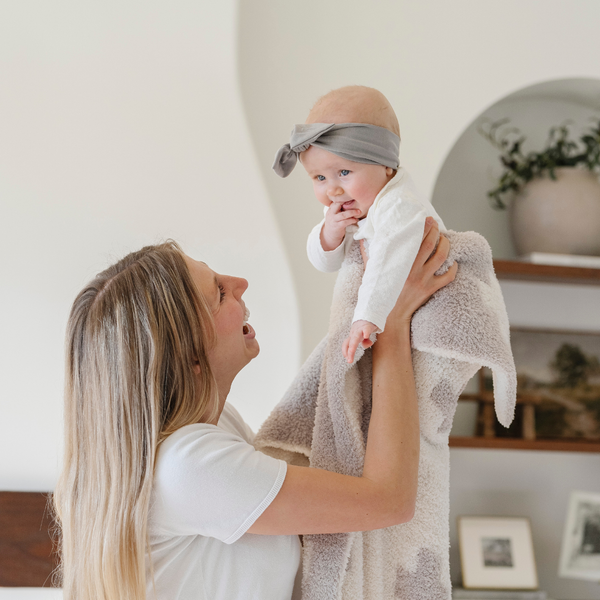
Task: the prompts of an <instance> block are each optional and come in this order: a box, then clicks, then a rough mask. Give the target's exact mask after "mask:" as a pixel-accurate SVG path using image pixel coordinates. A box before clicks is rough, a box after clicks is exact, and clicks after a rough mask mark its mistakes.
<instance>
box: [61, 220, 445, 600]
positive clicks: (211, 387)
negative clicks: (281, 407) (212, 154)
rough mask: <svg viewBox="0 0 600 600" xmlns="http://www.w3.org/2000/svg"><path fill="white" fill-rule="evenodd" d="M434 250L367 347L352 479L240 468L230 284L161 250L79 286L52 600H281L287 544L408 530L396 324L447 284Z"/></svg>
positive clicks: (413, 457) (434, 232) (289, 570)
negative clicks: (369, 400) (57, 581)
mask: <svg viewBox="0 0 600 600" xmlns="http://www.w3.org/2000/svg"><path fill="white" fill-rule="evenodd" d="M437 239H438V229H437V226H436V225H435V222H433V221H431V220H430V221H428V222H427V224H426V228H425V236H424V240H423V244H422V246H421V250H420V252H419V255H418V257H417V259H416V261H415V264H414V266H413V269H412V271H411V274H410V276H409V279H408V282H407V284H406V285H405V287H404V290H403V291H402V294H401V296H400V298H399V299H398V302H397V304H396V307H395V309H394V310H393V311H392V313H391V314H390V317H389V318H388V321H387V325H386V330H385V332H384V333H382V334H380V336H379V339H378V341H377V343H376V344H375V346H374V347H373V407H372V416H371V420H370V425H369V434H368V442H367V448H366V455H365V465H364V471H363V475H362V476H361V477H351V476H346V475H340V474H337V473H331V472H328V471H323V470H319V469H310V468H305V467H297V466H291V465H290V466H288V465H286V464H285V463H284V462H283V461H279V460H276V459H274V458H272V457H269V456H266V455H264V454H262V453H260V452H257V451H255V450H254V448H253V447H252V445H251V442H252V437H253V434H252V432H251V431H250V430H249V428H248V427H247V425H245V423H244V422H243V420H242V419H241V417H240V416H239V414H238V413H237V412H236V411H235V410H234V409H233V408H232V407H231V406H230V405H228V404H226V399H227V395H228V393H229V389H230V387H231V384H232V382H233V380H234V378H235V376H236V375H237V373H238V372H239V371H240V370H241V369H242V368H243V367H244V366H245V365H246V364H248V363H249V362H250V361H251V360H252V359H253V358H254V357H255V356H257V355H258V352H259V346H258V342H257V340H256V338H255V332H254V330H253V329H252V327H251V326H250V325H249V324H247V322H246V321H247V314H248V313H247V310H246V307H245V304H244V301H243V299H242V296H243V293H244V291H245V290H246V288H247V285H248V284H247V282H246V281H245V280H244V279H240V278H236V277H229V276H225V275H220V274H217V273H214V272H213V271H212V270H211V269H210V268H209V267H208V266H207V265H206V264H204V263H202V262H198V261H195V260H193V259H191V258H190V257H187V256H185V255H184V254H183V253H182V251H181V250H180V249H179V247H178V246H177V245H176V244H175V243H173V242H169V243H166V244H162V245H159V246H150V247H147V248H144V249H142V250H140V251H139V252H134V253H132V254H130V255H128V256H127V257H125V258H124V259H122V260H121V261H119V262H118V263H117V264H115V265H114V266H112V267H110V268H109V269H107V270H106V271H104V272H103V273H101V274H100V275H98V277H97V278H96V279H95V280H94V281H92V282H91V283H90V284H89V285H88V286H86V287H85V289H84V290H83V291H82V292H81V293H80V294H79V296H78V297H77V298H76V300H75V302H74V305H73V308H72V311H71V315H70V318H69V324H68V330H67V357H66V358H67V365H66V393H65V436H66V443H65V463H64V469H63V472H62V475H61V479H60V481H59V484H58V486H57V489H56V492H55V495H54V498H55V506H56V513H57V517H58V521H59V523H60V526H61V530H62V540H61V544H62V585H63V589H64V597H65V599H66V600H71V599H75V598H76V599H77V600H88V599H89V600H91V599H111V600H112V599H115V600H116V599H117V598H119V599H128V600H134V599H142V598H146V597H148V598H154V597H156V598H159V599H161V598H165V599H169V600H172V599H175V598H181V599H185V600H188V599H192V598H193V599H204V598H206V599H211V600H213V599H221V598H223V599H227V600H229V599H237V598H240V599H242V598H244V599H245V598H260V599H261V600H270V599H277V600H280V599H284V598H290V596H291V593H292V586H293V581H294V576H295V574H296V571H297V568H298V564H299V557H300V545H299V540H298V534H310V533H334V532H346V531H361V530H362V531H364V530H370V529H377V528H381V527H387V526H390V525H394V524H398V523H402V522H405V521H408V520H410V519H411V517H412V514H413V510H414V504H415V497H416V490H417V468H418V460H419V424H418V410H417V402H416V392H415V383H414V376H413V372H412V363H411V352H410V319H411V317H412V314H413V312H414V311H415V310H416V309H417V308H418V307H419V306H420V305H421V304H423V303H424V302H425V301H426V300H427V299H428V298H429V297H430V296H431V294H433V293H434V292H435V291H436V290H438V289H439V288H440V287H442V286H444V285H446V284H447V283H449V282H450V281H452V280H453V279H454V275H455V273H456V266H455V265H454V266H453V267H452V268H451V269H450V270H449V271H448V272H447V273H446V274H445V275H441V276H435V275H434V273H435V271H436V270H437V269H438V268H439V267H440V266H441V264H442V263H443V262H444V260H445V258H446V257H447V253H448V242H447V240H446V239H445V238H442V239H441V240H440V243H439V244H438V247H437V250H435V252H434V253H433V254H432V251H433V249H434V248H435V244H436V241H437ZM399 365H400V368H399ZM148 555H149V556H150V558H149V557H148Z"/></svg>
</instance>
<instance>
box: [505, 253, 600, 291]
mask: <svg viewBox="0 0 600 600" xmlns="http://www.w3.org/2000/svg"><path fill="white" fill-rule="evenodd" d="M494 269H495V270H496V277H498V279H513V280H520V281H534V282H544V283H569V284H576V285H600V269H588V268H584V267H562V266H558V265H537V264H534V263H529V262H522V261H518V260H503V259H495V260H494Z"/></svg>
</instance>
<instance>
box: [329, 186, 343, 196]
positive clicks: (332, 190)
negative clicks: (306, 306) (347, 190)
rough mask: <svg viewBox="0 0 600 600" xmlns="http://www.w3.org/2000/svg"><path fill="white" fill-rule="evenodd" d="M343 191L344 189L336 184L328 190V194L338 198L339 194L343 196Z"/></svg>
mask: <svg viewBox="0 0 600 600" xmlns="http://www.w3.org/2000/svg"><path fill="white" fill-rule="evenodd" d="M343 193H344V190H343V189H342V188H341V187H340V186H339V185H335V186H333V187H331V188H329V189H328V190H327V195H328V196H329V197H330V198H336V197H337V196H341V195H342V194H343Z"/></svg>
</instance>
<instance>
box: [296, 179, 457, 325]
mask: <svg viewBox="0 0 600 600" xmlns="http://www.w3.org/2000/svg"><path fill="white" fill-rule="evenodd" d="M327 210H328V207H325V210H324V213H327ZM429 216H431V217H433V218H434V219H435V220H436V221H437V222H438V224H439V226H440V231H446V227H445V226H444V223H443V222H442V219H441V218H440V217H439V215H438V214H437V213H436V212H435V209H434V208H433V206H432V205H431V203H430V202H429V201H428V200H426V199H425V198H424V197H423V196H421V194H420V193H419V192H418V190H417V189H416V187H415V185H414V183H413V180H412V178H411V177H410V175H409V174H408V173H407V172H406V171H405V170H404V169H403V168H402V167H400V168H399V169H398V172H397V173H396V175H395V176H394V178H393V179H391V180H390V181H389V182H388V183H387V185H386V186H385V187H384V188H383V189H382V190H381V191H380V192H379V194H377V197H376V198H375V201H374V202H373V205H372V206H371V208H370V209H369V212H368V213H367V216H366V217H365V218H364V219H362V220H360V221H359V222H358V225H352V226H350V227H348V228H347V229H346V236H345V238H344V241H343V242H342V243H341V244H340V245H339V246H338V247H337V248H336V249H335V250H331V251H330V252H327V251H325V250H323V247H322V246H321V238H320V235H321V229H322V227H323V223H324V222H325V219H323V220H322V221H321V222H320V223H319V224H318V225H317V226H316V227H315V228H314V229H313V230H312V231H311V232H310V234H309V236H308V242H307V253H308V258H309V260H310V262H311V263H312V264H313V266H314V267H315V268H317V269H318V270H319V271H323V272H325V273H331V272H333V271H337V270H339V268H340V267H341V266H342V262H343V261H344V257H345V254H346V251H347V250H348V248H349V247H350V245H351V244H352V241H353V240H362V239H364V240H365V245H366V250H367V254H368V257H369V261H368V262H367V268H366V269H365V273H364V275H363V279H362V284H361V286H360V289H359V291H358V303H357V305H356V309H355V311H354V318H353V322H354V321H360V320H364V321H369V322H370V323H373V324H374V325H376V326H377V328H378V329H379V330H380V331H383V329H384V327H385V321H386V319H387V316H388V315H389V314H390V311H391V310H392V308H394V305H395V304H396V300H397V299H398V296H399V295H400V292H401V291H402V288H403V287H404V283H405V282H406V278H407V277H408V274H409V273H410V269H411V267H412V265H413V262H414V261H415V258H416V257H417V253H418V252H419V248H420V247H421V241H422V240H423V230H424V228H425V219H426V218H427V217H429Z"/></svg>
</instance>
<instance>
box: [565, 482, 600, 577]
mask: <svg viewBox="0 0 600 600" xmlns="http://www.w3.org/2000/svg"><path fill="white" fill-rule="evenodd" d="M586 505H587V506H586ZM589 505H592V507H593V511H594V513H598V514H600V494H599V493H592V492H581V491H574V492H571V497H570V499H569V508H568V511H567V519H566V521H565V528H564V532H563V538H562V545H561V551H560V563H559V568H558V576H559V577H569V578H572V579H588V580H591V581H600V554H593V555H591V556H589V557H588V556H584V555H582V554H581V553H579V552H578V549H579V548H581V544H582V541H583V523H584V517H585V513H586V512H588V513H589Z"/></svg>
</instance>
